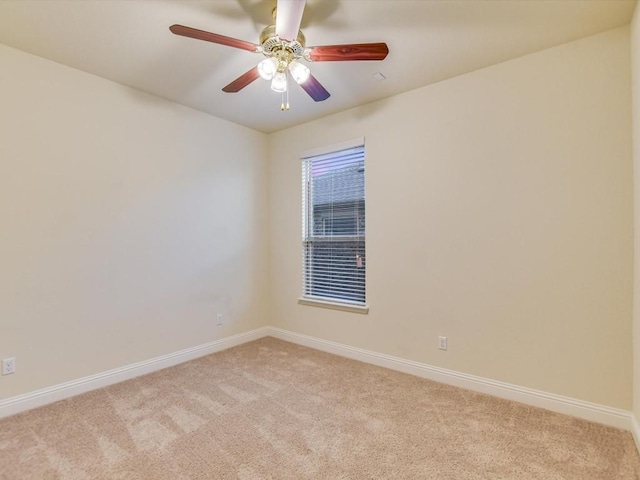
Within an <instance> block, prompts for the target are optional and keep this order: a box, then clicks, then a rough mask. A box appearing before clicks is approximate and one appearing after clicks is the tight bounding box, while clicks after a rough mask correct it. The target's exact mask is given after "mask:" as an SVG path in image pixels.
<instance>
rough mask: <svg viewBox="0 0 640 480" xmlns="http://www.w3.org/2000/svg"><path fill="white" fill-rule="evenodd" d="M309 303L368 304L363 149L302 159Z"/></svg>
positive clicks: (304, 255) (305, 288) (305, 291)
mask: <svg viewBox="0 0 640 480" xmlns="http://www.w3.org/2000/svg"><path fill="white" fill-rule="evenodd" d="M302 261H303V266H304V271H303V287H302V289H303V290H302V294H303V298H304V299H311V300H319V301H328V302H332V303H343V304H351V305H354V304H355V305H364V304H365V300H366V290H365V281H366V278H365V271H366V255H365V195H364V145H363V144H362V142H361V143H360V145H358V146H356V147H350V148H345V149H340V150H338V151H333V152H330V153H324V154H320V155H313V156H311V155H310V156H306V157H304V158H303V159H302Z"/></svg>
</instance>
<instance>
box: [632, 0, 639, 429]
mask: <svg viewBox="0 0 640 480" xmlns="http://www.w3.org/2000/svg"><path fill="white" fill-rule="evenodd" d="M631 68H632V83H631V91H632V96H633V129H632V131H633V167H634V176H633V178H634V182H635V185H634V194H635V202H634V206H635V210H634V220H635V221H634V225H635V257H634V259H635V262H634V267H635V269H634V270H635V276H634V306H633V351H634V368H633V372H634V373H633V379H634V382H633V413H634V414H635V416H636V419H640V180H639V179H638V175H639V174H640V8H639V7H638V6H636V10H635V13H634V16H633V23H632V24H631ZM638 433H640V432H638Z"/></svg>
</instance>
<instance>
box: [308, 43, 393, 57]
mask: <svg viewBox="0 0 640 480" xmlns="http://www.w3.org/2000/svg"><path fill="white" fill-rule="evenodd" d="M388 53H389V47H387V44H386V43H352V44H346V45H324V46H320V47H311V48H310V49H309V54H308V58H309V60H311V61H312V62H344V61H349V60H384V59H385V58H386V56H387V54H388Z"/></svg>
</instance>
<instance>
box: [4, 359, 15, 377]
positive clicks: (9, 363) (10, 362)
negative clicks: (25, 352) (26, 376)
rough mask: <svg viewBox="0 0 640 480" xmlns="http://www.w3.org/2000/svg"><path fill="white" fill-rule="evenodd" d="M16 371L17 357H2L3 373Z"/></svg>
mask: <svg viewBox="0 0 640 480" xmlns="http://www.w3.org/2000/svg"><path fill="white" fill-rule="evenodd" d="M12 373H16V357H11V358H3V359H2V375H11V374H12Z"/></svg>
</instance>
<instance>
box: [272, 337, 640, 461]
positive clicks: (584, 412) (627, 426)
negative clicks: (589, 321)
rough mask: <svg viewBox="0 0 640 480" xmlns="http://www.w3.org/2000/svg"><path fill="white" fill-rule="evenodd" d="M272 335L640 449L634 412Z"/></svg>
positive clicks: (317, 341) (359, 350) (319, 342)
mask: <svg viewBox="0 0 640 480" xmlns="http://www.w3.org/2000/svg"><path fill="white" fill-rule="evenodd" d="M267 330H268V335H269V336H272V337H275V338H279V339H281V340H286V341H288V342H291V343H296V344H298V345H303V346H305V347H310V348H314V349H316V350H322V351H324V352H328V353H333V354H336V355H340V356H342V357H347V358H351V359H354V360H359V361H361V362H365V363H370V364H373V365H378V366H380V367H385V368H389V369H391V370H397V371H399V372H404V373H409V374H411V375H415V376H418V377H422V378H427V379H429V380H435V381H436V382H440V383H446V384H448V385H454V386H456V387H462V388H466V389H468V390H473V391H476V392H481V393H486V394H488V395H493V396H495V397H499V398H504V399H507V400H513V401H516V402H520V403H524V404H526V405H531V406H534V407H539V408H544V409H546V410H551V411H554V412H558V413H563V414H566V415H571V416H574V417H578V418H582V419H585V420H589V421H592V422H597V423H602V424H604V425H609V426H612V427H616V428H622V429H624V430H630V431H631V432H632V433H633V434H634V437H635V439H636V445H638V448H639V449H640V428H639V426H638V422H637V420H636V419H635V417H633V416H632V414H631V412H629V411H626V410H621V409H617V408H612V407H607V406H605V405H599V404H596V403H591V402H585V401H583V400H578V399H575V398H570V397H564V396H561V395H556V394H553V393H547V392H543V391H540V390H534V389H532V388H526V387H520V386H518V385H512V384H509V383H504V382H499V381H496V380H491V379H488V378H483V377H478V376H475V375H469V374H466V373H461V372H456V371H454V370H448V369H445V368H440V367H434V366H431V365H427V364H424V363H419V362H414V361H412V360H406V359H404V358H399V357H393V356H391V355H385V354H382V353H377V352H373V351H370V350H364V349H362V348H356V347H351V346H349V345H344V344H340V343H335V342H330V341H327V340H322V339H319V338H314V337H310V336H308V335H301V334H299V333H293V332H289V331H287V330H282V329H280V328H274V327H268V328H267Z"/></svg>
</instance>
